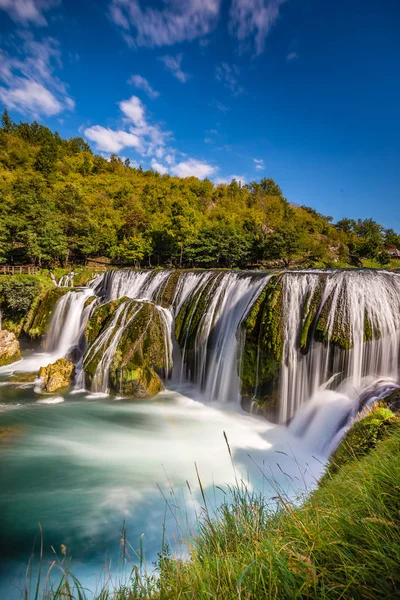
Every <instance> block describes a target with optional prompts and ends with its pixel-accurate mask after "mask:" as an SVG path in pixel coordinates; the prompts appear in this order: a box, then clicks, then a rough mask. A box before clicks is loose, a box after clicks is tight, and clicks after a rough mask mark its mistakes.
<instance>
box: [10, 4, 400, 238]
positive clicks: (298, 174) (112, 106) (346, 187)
mask: <svg viewBox="0 0 400 600" xmlns="http://www.w3.org/2000/svg"><path fill="white" fill-rule="evenodd" d="M399 26H400V3H399V2H398V1H397V0H384V1H382V2H380V3H377V2H376V0H364V1H361V0H336V1H335V2H326V1H323V0H97V1H92V0H80V1H78V0H0V48H1V50H0V106H1V105H3V106H7V108H8V109H9V111H10V113H11V115H12V117H13V118H14V119H15V120H19V119H33V118H36V119H38V120H39V121H40V122H42V123H45V124H47V125H48V126H49V127H51V128H53V129H57V130H58V131H59V132H60V134H61V135H63V136H66V137H71V136H76V135H82V136H83V137H85V138H86V139H87V140H88V141H89V142H90V144H91V146H92V148H93V149H94V150H95V151H97V152H99V153H102V154H104V155H106V156H108V155H109V154H110V153H111V152H117V153H118V154H119V155H120V156H122V157H124V158H125V157H129V158H130V159H131V161H132V162H133V163H134V164H142V165H143V167H144V168H151V167H153V168H155V169H156V170H158V171H160V172H169V173H171V174H177V175H180V176H188V175H192V174H193V175H197V176H199V177H200V178H203V177H206V176H207V177H209V178H210V179H212V180H213V181H215V182H223V181H229V180H230V179H231V178H232V177H233V176H234V177H236V178H237V179H241V180H242V181H244V182H249V181H252V180H254V179H260V178H261V177H264V176H266V177H273V178H274V179H275V180H276V181H277V182H278V183H279V184H280V186H281V187H282V189H283V191H284V193H285V195H286V197H287V198H288V199H289V200H290V201H291V202H294V203H297V204H307V205H309V206H312V207H314V208H316V209H317V210H319V211H320V212H322V213H324V214H329V215H332V216H333V217H334V218H335V219H340V218H341V217H343V216H349V217H354V218H355V217H373V218H374V219H376V220H378V221H379V222H381V223H382V224H383V225H384V226H386V227H394V228H397V230H399V231H400V210H399V208H398V206H399V200H400V195H399V190H400V168H399V167H400V165H399V157H400V152H399V139H400V116H399V110H400V81H399V75H400V69H399V65H400V40H399Z"/></svg>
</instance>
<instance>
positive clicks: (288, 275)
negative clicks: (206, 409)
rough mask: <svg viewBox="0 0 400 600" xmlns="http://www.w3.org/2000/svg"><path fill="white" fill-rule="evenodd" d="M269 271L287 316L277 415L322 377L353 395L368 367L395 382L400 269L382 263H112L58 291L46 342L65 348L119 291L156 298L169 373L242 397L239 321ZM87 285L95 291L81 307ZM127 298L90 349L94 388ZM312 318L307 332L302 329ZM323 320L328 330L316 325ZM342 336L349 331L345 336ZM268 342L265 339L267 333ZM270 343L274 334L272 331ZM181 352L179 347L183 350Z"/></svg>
mask: <svg viewBox="0 0 400 600" xmlns="http://www.w3.org/2000/svg"><path fill="white" fill-rule="evenodd" d="M272 277H273V278H274V280H275V282H276V285H278V286H280V290H281V296H280V298H281V299H280V302H281V304H280V308H279V306H278V305H277V306H276V307H275V309H274V311H275V312H276V313H278V312H279V311H281V316H280V318H281V323H282V356H281V359H280V360H281V364H280V369H279V380H278V385H277V392H276V393H277V394H278V396H277V398H278V402H277V406H278V410H277V416H276V417H275V418H278V420H280V421H281V422H288V421H289V420H290V419H291V418H292V417H293V415H295V414H296V412H297V411H298V408H299V407H300V406H301V405H302V404H304V403H305V402H306V401H308V400H309V399H310V398H312V397H314V396H315V395H316V393H317V392H318V390H319V389H321V388H322V387H323V386H324V385H328V388H330V389H332V390H336V391H338V393H339V389H340V393H342V394H345V395H346V397H348V398H350V399H351V400H352V402H353V403H354V402H355V401H356V400H357V399H358V397H359V395H360V394H362V393H363V391H364V390H365V388H366V385H367V382H366V380H365V378H366V376H372V377H373V378H375V379H377V378H382V377H384V378H389V379H391V380H393V381H394V382H397V380H398V368H399V358H400V356H399V348H400V276H399V275H397V274H395V273H389V272H385V271H379V272H374V271H364V272H356V271H303V272H301V271H300V272H293V271H292V272H290V271H288V272H283V273H280V274H279V273H278V274H274V275H271V274H268V273H262V272H217V271H194V272H190V271H187V272H185V271H183V272H180V273H178V272H174V271H131V270H120V271H108V272H106V273H105V274H104V275H103V276H101V277H98V278H97V279H96V280H95V281H94V282H92V283H91V284H90V285H91V287H90V288H86V289H85V290H82V291H71V292H68V293H67V294H66V295H65V296H64V297H63V298H62V299H61V300H60V301H59V303H58V305H57V307H56V310H55V313H54V316H53V319H52V323H51V328H50V333H49V336H48V339H47V349H48V350H49V351H50V352H52V353H54V354H57V355H59V356H64V355H65V354H67V353H68V351H69V350H70V349H71V347H73V346H76V345H77V340H79V339H83V332H84V326H85V324H86V322H87V320H88V318H89V316H90V314H91V312H92V311H93V310H94V307H95V306H98V305H99V304H100V305H101V304H102V303H105V302H109V301H112V300H118V299H121V298H123V297H127V298H130V299H132V301H139V302H140V301H141V302H151V303H154V306H155V309H156V310H157V312H158V313H159V316H160V318H161V321H162V324H163V325H162V327H163V337H164V339H163V345H164V350H165V365H167V368H166V369H165V372H164V376H165V377H168V374H170V373H171V371H172V369H173V366H174V365H176V368H175V371H173V379H174V381H175V382H176V381H179V380H180V381H182V380H185V379H186V378H188V379H190V380H191V381H192V382H193V383H194V384H195V385H197V386H198V387H199V388H200V389H201V390H202V393H203V396H204V399H205V400H206V401H210V400H218V401H219V402H237V401H238V400H240V398H241V368H242V367H241V364H242V355H243V350H244V348H245V344H246V335H245V331H244V329H243V323H244V322H245V320H246V318H247V315H248V314H249V311H251V309H252V307H253V306H254V305H255V303H256V301H257V299H258V298H259V297H260V294H261V293H262V292H263V290H265V289H266V287H267V286H268V284H269V282H270V281H271V278H272ZM91 294H95V295H96V297H97V300H96V302H94V303H93V305H92V306H91V307H87V306H86V308H84V307H85V303H86V299H87V297H88V296H89V295H91ZM129 305H130V301H126V302H124V303H123V304H121V305H120V306H119V308H118V309H117V311H116V313H115V314H114V317H113V319H112V320H111V322H110V323H109V324H108V326H107V328H106V329H105V331H103V332H102V333H101V334H100V336H99V337H98V338H97V340H95V341H94V342H93V344H92V345H91V346H90V347H89V349H88V352H87V354H86V358H85V361H88V360H90V358H91V357H93V356H94V355H95V354H98V356H100V355H101V359H100V360H99V362H98V364H97V368H96V373H95V376H94V378H93V380H92V384H91V390H92V391H95V392H103V393H104V392H108V391H109V387H110V386H109V382H108V379H109V370H110V365H111V362H112V360H113V357H114V354H115V352H116V349H117V346H118V343H119V340H120V339H121V336H122V334H123V332H124V331H125V330H126V328H127V327H128V325H129V323H131V321H132V318H134V317H135V315H136V313H135V312H134V313H132V314H130V313H129ZM128 313H129V317H128ZM309 315H311V317H309ZM308 320H309V322H308ZM307 322H308V324H307V327H308V330H307V331H308V334H307V335H308V338H307V341H305V340H304V339H303V331H304V328H305V324H306V323H307ZM320 322H322V323H323V332H321V331H319V329H321V327H320V326H319V323H320ZM179 327H180V332H179V346H180V348H179V347H178V346H177V344H176V342H174V350H173V340H174V332H176V331H178V329H179ZM177 328H178V329H177ZM314 330H318V331H314ZM306 333H307V332H306ZM314 333H315V335H314ZM317 333H318V334H319V336H318V335H317ZM340 336H342V337H344V336H345V337H346V340H345V343H344V342H343V340H340V339H339V338H340ZM338 341H339V342H341V343H342V346H340V344H338ZM264 343H269V342H268V340H264ZM270 343H275V342H274V341H273V340H272V341H271V340H270ZM177 352H179V353H180V354H181V357H180V360H177V358H178V357H177ZM174 353H175V356H174V357H173V354H174ZM82 354H83V352H81V356H82ZM263 360H264V359H263V355H262V352H257V356H256V357H255V359H254V365H253V368H254V370H255V379H254V381H255V383H254V390H253V393H252V394H250V396H251V397H252V399H253V400H254V402H255V404H256V405H257V403H259V399H260V393H261V392H260V389H261V386H260V385H259V384H260V382H259V379H260V377H261V375H259V374H260V373H262V370H263V366H264V365H263ZM81 366H82V361H81V362H79V361H78V367H79V368H78V380H79V387H82V386H83V383H84V374H83V371H82V369H81V368H80V367H81ZM176 369H179V372H177V371H176ZM328 381H329V384H327V382H328ZM250 399H251V398H250Z"/></svg>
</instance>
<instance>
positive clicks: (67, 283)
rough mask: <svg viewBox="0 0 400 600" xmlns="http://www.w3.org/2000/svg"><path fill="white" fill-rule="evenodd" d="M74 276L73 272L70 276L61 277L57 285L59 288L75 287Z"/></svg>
mask: <svg viewBox="0 0 400 600" xmlns="http://www.w3.org/2000/svg"><path fill="white" fill-rule="evenodd" d="M74 276H75V273H74V272H73V271H71V273H68V275H63V276H62V277H60V279H59V281H58V283H57V285H58V287H74Z"/></svg>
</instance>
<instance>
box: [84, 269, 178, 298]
mask: <svg viewBox="0 0 400 600" xmlns="http://www.w3.org/2000/svg"><path fill="white" fill-rule="evenodd" d="M170 274H171V271H131V270H126V271H125V270H122V271H106V273H105V274H104V275H103V276H102V277H99V278H98V279H97V280H96V281H95V282H94V288H93V289H94V290H95V292H96V293H99V294H100V295H101V296H102V297H103V298H104V299H106V300H116V299H117V298H122V297H123V296H128V298H135V299H142V300H154V299H155V295H156V294H157V292H158V290H159V289H160V287H161V286H162V284H163V283H165V281H166V280H167V279H168V277H169V276H170Z"/></svg>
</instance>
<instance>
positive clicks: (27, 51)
mask: <svg viewBox="0 0 400 600" xmlns="http://www.w3.org/2000/svg"><path fill="white" fill-rule="evenodd" d="M0 1H1V0H0ZM13 50H14V53H13V56H11V55H10V54H7V53H6V52H4V51H1V50H0V82H1V84H2V85H0V98H1V99H2V101H3V103H4V104H5V105H6V106H7V108H9V109H13V110H17V111H19V112H21V113H28V114H31V115H32V116H34V117H38V116H40V115H48V116H53V115H56V114H59V113H61V112H62V111H63V110H66V109H67V110H72V109H73V108H74V106H75V102H74V101H73V99H72V98H70V97H69V95H68V92H67V86H66V85H65V83H64V82H62V81H61V80H60V79H59V78H58V77H57V76H56V75H55V74H54V71H55V70H56V69H58V68H60V67H62V63H61V54H60V51H59V45H58V42H57V41H56V40H55V39H54V38H50V37H48V38H45V39H43V40H42V41H40V42H38V41H36V40H35V39H34V38H33V36H32V35H31V34H29V33H20V34H19V43H18V45H16V46H15V47H14V48H13Z"/></svg>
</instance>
